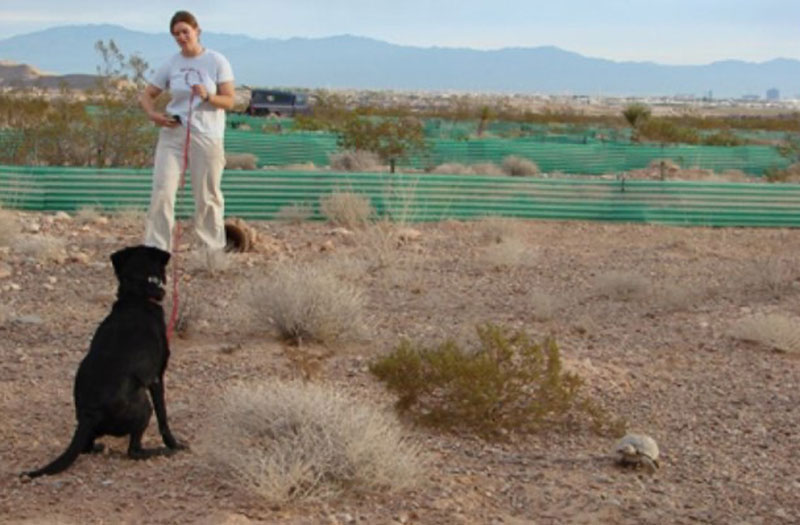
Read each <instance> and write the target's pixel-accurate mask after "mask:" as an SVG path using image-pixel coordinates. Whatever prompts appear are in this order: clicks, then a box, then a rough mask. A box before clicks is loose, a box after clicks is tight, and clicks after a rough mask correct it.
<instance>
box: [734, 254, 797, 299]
mask: <svg viewBox="0 0 800 525" xmlns="http://www.w3.org/2000/svg"><path fill="white" fill-rule="evenodd" d="M796 276H797V270H796V264H795V263H794V261H792V260H790V259H786V258H781V257H775V256H772V257H763V258H759V259H757V260H755V261H753V262H752V263H750V264H749V265H748V266H747V267H746V268H745V269H744V270H743V273H742V275H741V277H740V278H739V279H736V280H735V281H736V282H737V283H738V285H739V286H741V288H742V292H743V293H745V294H747V295H752V294H765V295H768V296H770V297H775V298H778V297H781V296H782V295H784V294H786V293H787V292H788V291H790V290H792V289H793V285H794V282H795V277H796Z"/></svg>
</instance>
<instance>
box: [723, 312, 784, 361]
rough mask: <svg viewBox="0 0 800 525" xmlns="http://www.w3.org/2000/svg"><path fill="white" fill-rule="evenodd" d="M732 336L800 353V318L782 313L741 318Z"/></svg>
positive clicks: (779, 349) (732, 330)
mask: <svg viewBox="0 0 800 525" xmlns="http://www.w3.org/2000/svg"><path fill="white" fill-rule="evenodd" d="M729 333H730V335H731V337H734V338H735V339H741V340H743V341H749V342H752V343H758V344H761V345H764V346H768V347H770V348H774V349H775V350H778V351H779V352H789V353H800V320H798V319H796V318H790V317H786V316H784V315H781V314H767V315H755V316H752V317H746V318H744V319H741V320H739V321H738V322H737V323H736V324H735V325H733V326H732V327H731V328H730V331H729Z"/></svg>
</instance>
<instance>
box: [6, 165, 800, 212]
mask: <svg viewBox="0 0 800 525" xmlns="http://www.w3.org/2000/svg"><path fill="white" fill-rule="evenodd" d="M150 177H151V174H150V171H149V170H118V169H115V170H94V169H81V168H25V167H10V166H5V167H2V166H0V201H2V203H3V205H4V206H8V207H14V208H19V209H25V210H39V211H55V210H66V211H71V210H75V209H79V208H81V207H85V206H95V207H99V208H103V209H106V210H115V209H121V208H130V207H135V208H142V207H145V206H146V205H147V203H148V201H149V194H150ZM337 191H350V192H356V193H360V194H363V195H365V196H368V197H369V198H370V200H371V202H372V205H373V206H374V207H375V208H376V210H377V212H378V213H379V214H380V215H382V216H386V217H390V218H393V219H396V220H408V221H433V220H442V219H474V218H479V217H483V216H490V215H493V216H504V217H517V218H528V219H558V220H568V219H579V220H591V221H617V222H648V223H662V224H677V225H704V226H770V227H775V226H781V227H797V226H800V185H797V184H760V183H759V184H740V183H709V182H660V181H642V180H624V179H623V180H605V179H599V178H588V179H582V180H578V179H541V178H535V179H534V178H518V177H479V176H455V175H427V174H416V175H408V174H388V173H333V172H285V171H230V172H226V173H225V175H224V177H223V192H224V194H225V199H226V213H227V215H229V216H239V217H243V218H245V219H267V220H269V219H273V218H274V217H275V215H276V213H277V212H278V211H279V210H281V209H282V208H284V207H286V206H289V205H292V204H305V205H308V206H309V207H310V208H311V209H312V210H313V213H314V218H316V219H320V218H321V215H320V212H319V202H320V198H321V197H322V196H324V195H327V194H330V193H332V192H337ZM190 195H191V192H190V190H189V189H188V188H187V190H185V193H184V194H182V196H181V197H180V199H179V202H178V206H177V213H178V214H179V215H180V216H183V217H186V216H189V215H190V214H191V210H192V202H191V200H192V199H191V196H190Z"/></svg>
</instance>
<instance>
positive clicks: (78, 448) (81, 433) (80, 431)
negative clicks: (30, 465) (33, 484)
mask: <svg viewBox="0 0 800 525" xmlns="http://www.w3.org/2000/svg"><path fill="white" fill-rule="evenodd" d="M95 427H96V424H95V421H94V420H93V419H90V418H87V417H82V418H80V419H79V420H78V427H77V428H76V429H75V434H74V435H73V436H72V442H70V444H69V446H68V447H67V450H65V451H64V452H63V453H62V454H61V455H60V456H58V457H57V458H56V459H54V460H53V461H52V462H50V463H49V464H48V465H46V466H44V467H42V468H40V469H37V470H32V471H30V472H24V473H23V474H22V475H24V476H28V477H31V478H38V477H39V476H49V475H52V474H58V473H59V472H62V471H64V470H66V469H67V468H68V467H69V466H70V465H72V463H73V462H75V460H76V459H77V458H78V456H79V455H80V453H81V452H83V451H84V450H86V448H87V446H88V445H89V443H91V439H92V437H93V436H94V432H95Z"/></svg>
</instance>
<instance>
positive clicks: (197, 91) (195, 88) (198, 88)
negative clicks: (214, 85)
mask: <svg viewBox="0 0 800 525" xmlns="http://www.w3.org/2000/svg"><path fill="white" fill-rule="evenodd" d="M192 94H193V95H194V96H195V97H198V98H199V99H200V100H202V101H203V102H208V97H209V94H208V90H207V89H206V87H205V86H204V85H203V84H192Z"/></svg>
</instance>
